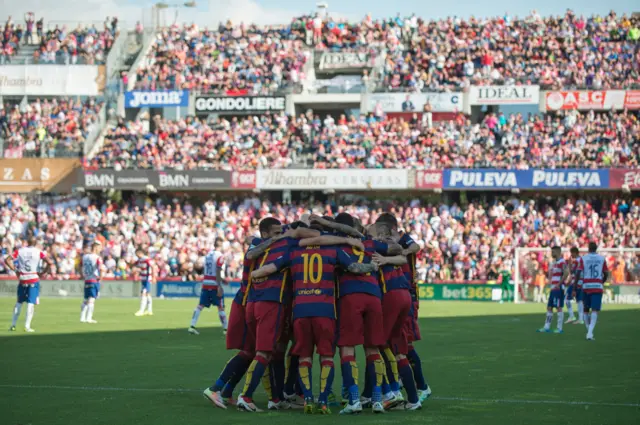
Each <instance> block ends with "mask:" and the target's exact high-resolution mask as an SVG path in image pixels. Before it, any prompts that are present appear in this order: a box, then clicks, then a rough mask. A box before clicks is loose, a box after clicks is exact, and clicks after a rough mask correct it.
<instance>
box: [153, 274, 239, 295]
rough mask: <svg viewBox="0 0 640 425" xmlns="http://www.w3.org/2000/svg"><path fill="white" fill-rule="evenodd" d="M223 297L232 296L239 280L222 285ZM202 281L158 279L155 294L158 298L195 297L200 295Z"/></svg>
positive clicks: (236, 289)
mask: <svg viewBox="0 0 640 425" xmlns="http://www.w3.org/2000/svg"><path fill="white" fill-rule="evenodd" d="M222 289H223V290H224V296H225V298H232V297H234V296H235V295H236V292H238V290H239V289H240V281H231V282H230V283H229V284H228V285H222ZM201 290H202V282H200V281H183V280H182V279H179V278H174V279H164V280H159V281H158V283H157V285H156V296H158V297H160V298H197V297H200V291H201Z"/></svg>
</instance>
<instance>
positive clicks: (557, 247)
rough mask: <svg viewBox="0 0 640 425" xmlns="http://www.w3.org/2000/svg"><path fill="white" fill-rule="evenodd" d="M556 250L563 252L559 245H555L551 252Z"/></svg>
mask: <svg viewBox="0 0 640 425" xmlns="http://www.w3.org/2000/svg"><path fill="white" fill-rule="evenodd" d="M556 249H559V250H562V248H560V247H559V246H558V245H554V246H552V247H551V251H555V250H556Z"/></svg>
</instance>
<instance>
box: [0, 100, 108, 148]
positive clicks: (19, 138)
mask: <svg viewBox="0 0 640 425" xmlns="http://www.w3.org/2000/svg"><path fill="white" fill-rule="evenodd" d="M101 107H102V103H100V102H97V101H96V100H95V99H88V100H86V101H84V102H82V101H79V100H77V99H69V98H54V99H51V100H48V99H43V100H41V99H36V100H35V101H33V102H30V103H26V104H11V103H6V104H5V105H4V106H3V105H2V104H0V140H3V145H2V149H3V150H4V157H5V158H33V157H43V158H53V157H56V156H76V157H78V156H80V155H82V152H83V145H84V141H85V138H86V137H87V135H88V134H89V132H90V131H91V129H92V127H93V125H95V124H96V123H97V121H98V112H99V110H100V108H101Z"/></svg>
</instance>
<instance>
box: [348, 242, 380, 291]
mask: <svg viewBox="0 0 640 425" xmlns="http://www.w3.org/2000/svg"><path fill="white" fill-rule="evenodd" d="M362 244H363V245H364V251H362V250H360V249H359V248H356V247H352V246H345V247H343V248H342V251H343V253H344V255H347V256H348V257H349V260H350V262H352V263H364V264H370V263H371V259H372V257H373V254H374V253H375V252H378V253H380V254H382V255H387V254H388V252H389V245H388V244H386V243H384V242H380V241H376V240H374V239H372V238H370V237H365V238H362ZM338 283H339V287H338V291H339V293H338V296H339V297H342V296H345V295H348V294H356V293H357V294H371V295H375V296H377V297H381V296H382V293H381V292H380V284H379V275H378V272H375V273H367V274H355V273H349V272H347V271H341V272H340V273H338Z"/></svg>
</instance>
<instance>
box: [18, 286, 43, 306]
mask: <svg viewBox="0 0 640 425" xmlns="http://www.w3.org/2000/svg"><path fill="white" fill-rule="evenodd" d="M39 295H40V282H36V283H33V284H30V285H18V302H19V303H21V304H22V303H29V304H38V296H39Z"/></svg>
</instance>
